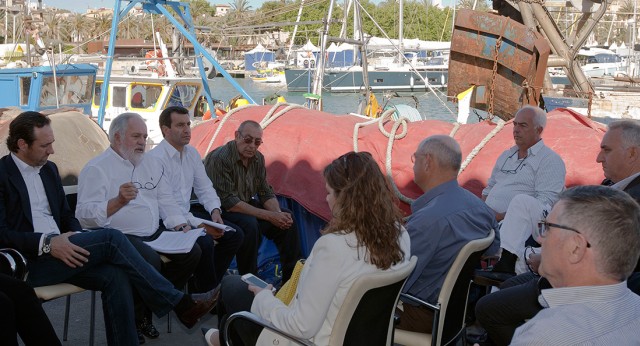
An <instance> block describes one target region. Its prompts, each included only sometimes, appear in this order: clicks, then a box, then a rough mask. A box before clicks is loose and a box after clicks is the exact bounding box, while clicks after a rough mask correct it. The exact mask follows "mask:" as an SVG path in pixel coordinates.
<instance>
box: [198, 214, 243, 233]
mask: <svg viewBox="0 0 640 346" xmlns="http://www.w3.org/2000/svg"><path fill="white" fill-rule="evenodd" d="M189 223H190V224H191V225H192V226H199V225H200V224H205V225H207V226H211V227H215V228H217V229H220V230H223V231H225V232H235V231H236V229H235V228H233V227H231V226H227V225H224V224H221V223H217V222H213V221H209V220H205V219H201V218H198V217H194V218H192V219H190V220H189Z"/></svg>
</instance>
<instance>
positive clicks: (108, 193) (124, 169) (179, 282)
mask: <svg viewBox="0 0 640 346" xmlns="http://www.w3.org/2000/svg"><path fill="white" fill-rule="evenodd" d="M146 139H147V127H146V125H145V123H144V120H143V119H142V117H141V116H140V115H139V114H137V113H123V114H120V115H119V116H117V117H116V118H115V119H114V120H113V122H112V123H111V126H110V128H109V141H110V142H111V146H110V147H109V148H107V150H105V151H104V152H103V153H102V154H100V155H98V156H97V157H95V158H93V159H92V160H91V161H89V162H88V163H87V165H86V166H85V167H84V168H83V169H82V171H81V172H80V176H79V178H78V205H77V207H76V217H77V218H78V220H79V221H80V224H81V225H82V226H83V227H84V228H106V227H108V228H114V229H118V230H120V231H122V232H123V233H124V234H125V235H126V236H127V238H129V241H131V244H132V245H133V246H134V247H135V248H136V249H137V250H138V252H140V254H141V255H142V257H144V258H145V260H147V262H149V263H150V264H151V265H152V266H153V267H154V268H156V269H157V270H158V271H159V272H161V273H162V274H163V275H164V276H165V277H166V278H167V279H168V280H169V281H171V282H172V283H173V284H174V285H175V287H176V288H178V289H182V288H183V287H184V285H185V284H186V283H187V280H188V279H189V277H191V275H192V274H193V272H194V270H195V268H196V266H197V264H198V261H199V260H200V254H201V250H200V247H199V246H198V245H197V244H195V245H194V246H193V248H192V249H191V251H189V252H188V253H181V254H163V255H164V256H166V257H167V258H169V259H170V260H171V261H169V262H168V263H163V262H162V259H161V257H160V254H159V253H157V252H156V251H155V250H153V249H152V248H151V247H150V246H148V245H147V244H146V243H145V241H149V240H152V239H154V238H156V237H157V236H159V235H160V233H161V232H163V231H165V230H167V229H169V230H178V231H180V230H186V225H187V220H186V218H185V217H184V215H182V213H181V212H180V208H179V207H178V206H177V205H176V204H175V201H174V199H173V195H172V190H171V187H170V186H169V182H168V180H167V179H166V178H164V174H165V173H164V171H163V168H162V165H161V163H160V162H159V161H158V160H157V159H156V158H154V157H149V156H148V155H144V150H145V145H146ZM160 219H162V220H163V223H164V225H161V224H160V222H159V220H160ZM135 298H136V296H134V300H135V301H136V323H137V325H138V329H139V330H140V331H141V332H142V333H143V334H144V335H147V336H148V337H151V338H155V337H158V335H159V333H158V331H157V330H156V329H155V327H154V326H153V324H152V323H151V311H150V310H148V309H145V308H144V305H143V304H141V303H142V302H141V301H140V299H135ZM140 341H141V342H144V337H141V338H140Z"/></svg>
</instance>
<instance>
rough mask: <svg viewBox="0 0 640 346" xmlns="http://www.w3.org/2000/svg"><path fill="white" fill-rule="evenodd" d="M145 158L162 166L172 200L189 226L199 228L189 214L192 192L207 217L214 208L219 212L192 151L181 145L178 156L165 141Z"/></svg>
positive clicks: (199, 161)
mask: <svg viewBox="0 0 640 346" xmlns="http://www.w3.org/2000/svg"><path fill="white" fill-rule="evenodd" d="M148 155H150V156H153V157H155V158H157V159H158V160H159V161H160V162H161V163H162V166H163V167H164V176H165V178H166V179H167V181H168V182H169V184H170V185H171V187H172V189H173V197H174V200H175V201H176V203H177V204H178V206H179V207H180V209H181V211H182V214H183V215H184V216H185V217H186V218H187V219H188V220H189V223H190V224H191V226H198V224H199V222H198V223H197V224H194V223H195V221H193V220H194V219H193V215H192V214H191V213H190V212H189V209H190V207H191V203H190V202H191V191H192V190H193V192H195V194H196V196H197V197H198V202H200V204H202V205H203V206H204V208H205V210H206V211H207V212H209V214H211V212H212V211H213V210H214V209H216V208H217V209H220V198H219V197H218V194H217V193H216V190H215V189H214V188H213V184H212V183H211V180H210V179H209V177H208V176H207V173H206V172H205V170H204V164H203V163H202V159H201V158H200V154H198V151H197V150H196V148H194V147H192V146H191V145H185V146H184V148H183V149H182V154H181V153H180V152H179V151H178V150H176V148H174V147H173V146H172V145H171V144H169V142H167V140H162V142H160V144H158V145H157V146H156V147H155V148H153V149H152V150H151V151H149V154H148Z"/></svg>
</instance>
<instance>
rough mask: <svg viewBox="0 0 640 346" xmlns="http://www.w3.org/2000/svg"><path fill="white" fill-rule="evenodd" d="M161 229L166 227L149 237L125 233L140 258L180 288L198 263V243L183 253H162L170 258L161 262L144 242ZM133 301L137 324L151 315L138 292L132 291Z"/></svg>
mask: <svg viewBox="0 0 640 346" xmlns="http://www.w3.org/2000/svg"><path fill="white" fill-rule="evenodd" d="M163 231H166V229H165V228H164V227H160V229H159V230H158V231H157V232H156V233H155V234H153V235H152V236H149V237H139V236H135V235H130V234H127V235H126V236H127V238H128V239H129V241H130V242H131V245H133V247H134V248H136V250H138V252H139V253H140V255H142V258H144V260H145V261H147V263H149V264H151V266H152V267H153V268H155V269H156V270H157V271H158V272H159V273H161V274H162V276H164V277H165V278H167V280H169V282H171V283H172V284H173V286H174V287H175V288H177V289H179V290H181V289H183V288H184V286H185V285H186V284H187V280H189V278H190V277H191V275H193V272H194V270H195V268H196V266H197V265H198V261H199V260H200V256H201V253H202V251H201V250H200V246H199V245H198V243H196V244H195V245H194V246H193V248H192V249H191V251H189V252H187V253H184V254H162V255H164V256H165V257H167V258H168V259H170V260H171V261H170V262H168V263H163V262H162V259H161V258H160V255H161V254H160V253H158V252H156V251H155V250H154V249H152V248H151V247H150V246H149V245H147V244H146V243H145V241H149V240H152V239H155V238H157V237H158V236H160V233H161V232H163ZM200 238H205V237H200ZM205 240H206V239H205ZM133 303H134V311H135V317H136V323H137V324H140V322H141V321H142V318H143V317H148V318H150V317H151V310H150V309H148V308H147V307H146V306H145V304H144V301H143V300H142V299H141V297H140V295H139V294H138V292H135V291H134V292H133Z"/></svg>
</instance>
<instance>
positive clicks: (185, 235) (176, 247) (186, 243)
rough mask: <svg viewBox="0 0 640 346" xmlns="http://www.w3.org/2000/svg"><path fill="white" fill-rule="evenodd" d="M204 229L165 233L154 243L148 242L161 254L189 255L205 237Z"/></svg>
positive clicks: (147, 242)
mask: <svg viewBox="0 0 640 346" xmlns="http://www.w3.org/2000/svg"><path fill="white" fill-rule="evenodd" d="M204 234H205V233H204V229H202V228H196V229H192V230H190V231H187V232H182V231H177V232H176V231H164V232H162V233H161V234H160V236H159V237H158V238H157V239H156V240H153V241H146V242H145V243H146V244H147V245H149V246H150V247H151V248H152V249H154V250H156V251H157V252H161V253H187V252H189V251H191V249H192V248H193V244H195V243H196V240H197V239H198V237H200V236H202V235H204Z"/></svg>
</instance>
